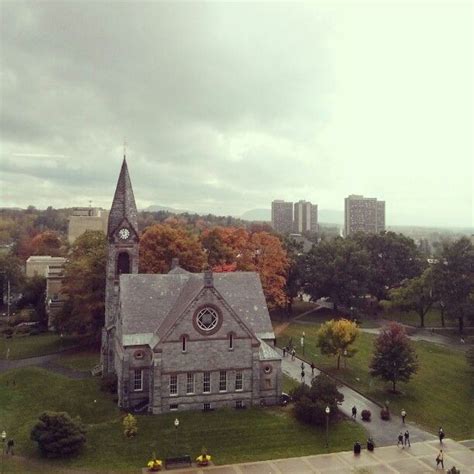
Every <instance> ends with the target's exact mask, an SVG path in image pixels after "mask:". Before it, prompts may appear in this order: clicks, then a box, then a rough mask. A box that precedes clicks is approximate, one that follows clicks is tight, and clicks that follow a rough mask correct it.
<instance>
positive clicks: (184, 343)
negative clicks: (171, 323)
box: [181, 336, 187, 352]
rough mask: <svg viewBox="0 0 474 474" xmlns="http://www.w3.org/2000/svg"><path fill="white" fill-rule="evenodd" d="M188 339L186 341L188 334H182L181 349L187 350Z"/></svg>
mask: <svg viewBox="0 0 474 474" xmlns="http://www.w3.org/2000/svg"><path fill="white" fill-rule="evenodd" d="M186 346H187V341H186V336H181V351H182V352H186V349H187V347H186Z"/></svg>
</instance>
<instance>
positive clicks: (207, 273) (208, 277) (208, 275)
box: [204, 270, 214, 288]
mask: <svg viewBox="0 0 474 474" xmlns="http://www.w3.org/2000/svg"><path fill="white" fill-rule="evenodd" d="M213 286H214V279H213V277H212V270H204V287H205V288H212V287H213Z"/></svg>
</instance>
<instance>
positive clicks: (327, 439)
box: [324, 405, 331, 448]
mask: <svg viewBox="0 0 474 474" xmlns="http://www.w3.org/2000/svg"><path fill="white" fill-rule="evenodd" d="M324 411H325V412H326V448H329V413H331V409H330V408H329V405H328V406H327V407H326V410H324Z"/></svg>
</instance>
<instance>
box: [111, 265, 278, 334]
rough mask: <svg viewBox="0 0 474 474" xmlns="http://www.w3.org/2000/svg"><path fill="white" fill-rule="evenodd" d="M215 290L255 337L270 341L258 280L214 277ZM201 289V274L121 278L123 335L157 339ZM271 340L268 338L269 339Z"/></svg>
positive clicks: (246, 276)
mask: <svg viewBox="0 0 474 474" xmlns="http://www.w3.org/2000/svg"><path fill="white" fill-rule="evenodd" d="M213 279H214V287H215V289H216V290H217V291H218V292H219V293H220V294H221V295H222V297H223V298H224V300H225V301H226V302H227V304H228V305H229V306H230V307H231V308H232V310H233V311H234V312H235V313H236V314H237V315H238V317H239V318H240V319H241V320H242V322H244V323H245V324H246V326H247V327H249V328H250V329H251V330H252V331H253V332H254V333H255V334H256V335H257V336H258V337H264V338H265V339H267V338H268V339H270V338H271V337H272V336H273V328H272V325H271V321H270V316H269V314H268V309H267V305H266V302H265V297H264V295H263V290H262V286H261V283H260V278H259V275H258V274H257V273H254V272H231V273H214V274H213ZM202 288H204V276H203V274H202V273H189V272H178V271H171V272H170V273H168V274H166V275H153V274H135V275H133V274H126V275H121V276H120V307H121V310H120V311H121V323H122V334H123V335H124V337H125V336H126V335H133V334H147V333H148V334H150V333H155V332H157V333H158V336H160V335H162V334H165V332H166V331H167V330H168V329H169V328H170V327H171V326H172V324H173V323H174V321H175V320H176V319H177V318H178V317H179V316H180V315H181V314H182V313H183V312H184V310H185V309H186V307H187V306H188V304H189V303H190V302H191V301H192V300H193V299H194V298H195V296H196V295H197V294H198V293H199V292H200V291H201V290H202ZM269 336H270V337H269Z"/></svg>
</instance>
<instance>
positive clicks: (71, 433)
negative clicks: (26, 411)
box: [30, 411, 86, 458]
mask: <svg viewBox="0 0 474 474" xmlns="http://www.w3.org/2000/svg"><path fill="white" fill-rule="evenodd" d="M85 434H86V430H85V428H84V426H83V425H82V423H81V421H80V420H79V419H75V420H74V419H72V418H71V417H70V416H69V415H68V414H67V413H65V412H54V411H46V412H44V413H42V414H41V415H40V417H39V421H38V422H37V423H36V425H35V426H34V427H33V429H32V430H31V435H30V437H31V439H32V440H33V441H36V442H37V443H38V447H39V449H40V451H41V453H42V454H43V455H44V456H46V457H49V458H55V457H70V456H72V455H74V454H77V453H78V452H79V451H80V449H81V448H82V446H83V445H84V443H85V442H86V436H85Z"/></svg>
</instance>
